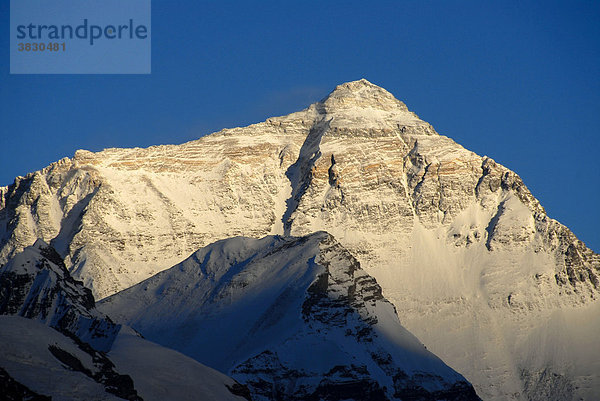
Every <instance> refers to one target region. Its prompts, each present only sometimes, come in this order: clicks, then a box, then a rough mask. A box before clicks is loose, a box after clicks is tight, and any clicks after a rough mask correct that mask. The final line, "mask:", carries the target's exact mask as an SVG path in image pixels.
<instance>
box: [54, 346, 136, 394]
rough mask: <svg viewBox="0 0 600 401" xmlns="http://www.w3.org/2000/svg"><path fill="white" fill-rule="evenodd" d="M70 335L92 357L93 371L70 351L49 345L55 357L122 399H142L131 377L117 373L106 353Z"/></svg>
mask: <svg viewBox="0 0 600 401" xmlns="http://www.w3.org/2000/svg"><path fill="white" fill-rule="evenodd" d="M70 337H71V339H72V340H73V341H74V342H75V344H76V345H77V346H78V347H79V349H81V350H82V351H84V352H85V353H87V354H88V355H90V356H91V357H92V362H93V364H94V368H95V369H94V371H91V370H89V369H87V368H85V367H84V366H83V363H82V362H81V361H80V360H79V359H77V357H76V356H74V355H72V354H71V353H69V352H67V351H65V350H63V349H62V348H60V347H58V346H55V345H50V346H49V347H48V350H49V351H50V353H51V354H52V355H53V356H54V357H55V358H56V359H58V360H59V361H60V362H61V363H63V364H64V365H66V366H68V367H69V368H70V369H71V370H73V371H76V372H81V373H83V374H84V375H86V376H87V377H89V378H91V379H92V380H94V381H95V382H96V383H99V384H101V385H103V386H104V389H105V391H106V392H107V393H111V394H114V395H116V396H117V397H119V398H122V399H124V400H131V401H143V399H142V398H141V397H140V396H138V394H137V391H136V390H135V388H134V384H133V380H132V379H131V377H130V376H129V375H122V374H119V373H117V372H116V371H115V365H114V364H113V363H112V362H111V361H110V360H109V359H108V358H107V357H106V355H104V353H102V352H98V351H96V350H95V349H93V348H92V347H90V346H89V345H88V344H86V343H83V342H82V341H81V340H79V339H78V338H77V337H75V336H70Z"/></svg>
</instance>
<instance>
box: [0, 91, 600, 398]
mask: <svg viewBox="0 0 600 401" xmlns="http://www.w3.org/2000/svg"><path fill="white" fill-rule="evenodd" d="M516 129H517V128H516ZM0 193H2V194H3V195H4V196H3V197H1V198H0V207H1V209H0V263H3V262H4V261H5V260H7V258H8V257H9V256H10V255H12V254H14V253H15V252H17V251H19V250H20V249H22V248H23V247H25V246H27V245H31V244H32V243H33V242H34V241H35V239H36V238H38V237H41V238H43V239H44V240H46V241H50V242H51V243H52V244H53V245H54V246H55V247H56V248H57V250H58V251H59V253H60V254H61V255H62V256H64V257H65V258H66V261H67V265H68V266H69V268H70V270H71V272H72V273H73V274H74V276H75V277H77V278H79V279H82V280H84V282H85V283H86V284H87V285H89V286H91V287H92V289H93V291H94V293H95V295H96V296H98V297H100V298H102V297H105V296H107V295H110V294H114V293H115V292H117V291H119V290H122V289H125V288H128V287H130V286H131V285H134V284H136V283H138V282H140V281H141V280H143V279H145V278H148V277H150V276H151V275H153V274H155V273H157V272H159V271H161V270H163V269H166V268H169V267H170V266H173V265H174V264H176V263H178V262H180V261H181V260H183V259H184V258H186V257H187V256H188V255H189V254H191V253H192V252H195V251H196V250H197V249H199V248H200V247H202V246H205V245H207V244H209V243H211V242H213V241H215V240H219V239H224V238H229V237H232V236H236V235H245V236H249V237H256V238H258V237H262V236H264V235H267V234H283V235H288V234H290V235H304V234H307V233H311V232H314V231H318V230H325V231H327V232H329V233H331V234H332V235H333V236H334V237H335V238H336V239H337V240H338V241H339V242H340V243H341V244H342V245H343V246H344V247H345V248H347V249H348V250H349V251H350V252H351V253H352V254H353V255H354V256H355V257H356V258H357V259H358V260H359V261H360V263H361V265H362V266H363V268H364V269H365V270H366V271H367V272H368V273H369V274H371V275H373V276H374V277H375V278H376V279H377V281H378V282H379V283H380V285H381V286H382V288H383V293H384V295H385V296H386V298H388V299H390V300H391V301H392V302H393V303H394V305H395V306H396V309H397V311H398V314H399V316H400V318H401V319H402V322H403V324H404V325H405V326H406V327H407V328H408V329H409V330H410V331H411V332H413V333H414V334H415V335H417V337H418V338H419V339H421V340H422V341H423V342H424V343H425V344H426V345H427V346H428V348H429V349H430V350H432V351H433V352H434V353H436V354H437V355H439V356H440V357H442V359H444V360H445V361H446V362H447V363H449V364H450V365H451V366H452V367H453V368H455V369H457V370H458V371H459V372H461V373H463V374H464V375H465V376H466V377H467V379H468V380H469V381H471V382H472V383H474V385H475V387H476V390H477V391H478V394H480V395H481V396H482V397H483V398H485V399H498V400H500V399H536V397H538V394H546V393H549V394H552V395H553V397H554V398H556V399H578V398H579V397H583V398H584V399H594V398H600V369H598V367H597V365H595V364H594V362H593V361H594V360H595V361H597V360H600V351H599V350H600V347H594V346H592V345H593V344H590V342H591V341H592V340H591V339H592V338H593V334H592V333H593V331H592V330H593V329H594V328H593V327H592V326H593V325H594V324H595V322H597V321H598V319H600V317H599V315H598V312H597V309H598V306H597V305H598V300H597V299H598V286H599V285H600V282H599V279H598V275H599V269H600V257H599V256H598V254H596V253H594V252H592V251H591V250H590V249H588V248H587V247H586V246H585V245H584V244H583V243H582V242H581V241H579V240H578V239H577V238H576V237H575V235H574V234H573V233H572V232H571V231H570V230H569V229H568V228H566V227H564V226H563V225H561V224H560V223H558V222H556V221H555V220H552V219H551V218H549V217H548V216H547V215H546V213H545V211H544V209H543V208H542V206H541V205H540V204H539V202H538V201H537V200H536V199H535V197H534V196H533V195H532V194H531V193H530V192H529V190H528V189H527V187H526V186H525V185H524V184H523V182H522V181H521V179H520V178H519V177H518V175H516V174H515V173H514V172H512V171H510V170H508V169H507V168H505V167H503V166H502V165H500V164H498V163H496V162H495V161H493V160H492V159H490V158H488V157H485V156H484V157H481V156H479V155H476V154H474V153H472V152H470V151H468V150H466V149H464V148H463V147H461V146H460V145H458V144H456V143H455V142H454V141H452V140H451V139H449V138H447V137H445V136H442V135H439V134H437V133H436V132H435V131H434V129H433V128H432V127H431V126H430V125H429V124H427V123H426V122H424V121H422V120H420V119H419V118H418V117H417V116H416V115H415V114H414V113H411V112H410V111H408V109H407V108H406V106H405V105H404V103H402V102H401V101H399V100H397V99H395V98H394V97H393V96H392V95H391V94H390V93H389V92H387V91H385V90H384V89H382V88H380V87H378V86H376V85H373V84H371V83H369V82H367V81H365V80H360V81H355V82H349V83H346V84H342V85H340V86H338V87H337V88H336V89H335V90H334V91H333V92H332V93H331V94H330V95H329V96H328V97H327V98H326V99H324V100H323V101H321V102H318V103H315V104H313V105H311V106H310V107H309V108H307V109H305V110H303V111H300V112H297V113H293V114H290V115H288V116H284V117H276V118H271V119H268V120H267V121H265V122H263V123H260V124H254V125H251V126H248V127H244V128H234V129H227V130H223V131H220V132H218V133H215V134H212V135H209V136H206V137H203V138H200V139H198V140H196V141H192V142H189V143H186V144H182V145H165V146H155V147H150V148H147V149H139V148H135V149H107V150H105V151H102V152H98V153H91V152H87V151H78V152H77V153H76V155H75V157H74V158H73V159H63V160H61V161H59V162H57V163H54V164H52V165H50V166H48V167H47V168H45V169H44V170H42V171H38V172H35V173H32V174H30V175H28V176H27V177H20V178H17V179H16V181H15V184H14V185H12V186H10V187H8V188H3V189H2V190H1V191H0ZM567 317H568V318H567ZM576 317H577V319H581V321H584V322H587V323H586V324H581V325H573V324H562V322H567V323H568V322H570V321H569V320H564V319H570V318H573V319H575V318H576ZM548 328H552V330H551V331H552V333H553V334H552V336H546V334H545V333H547V329H548ZM583 339H588V340H585V341H584V340H583ZM557 350H565V351H564V352H558V351H557ZM588 356H589V358H588Z"/></svg>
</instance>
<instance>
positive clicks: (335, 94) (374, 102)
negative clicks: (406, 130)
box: [320, 78, 408, 111]
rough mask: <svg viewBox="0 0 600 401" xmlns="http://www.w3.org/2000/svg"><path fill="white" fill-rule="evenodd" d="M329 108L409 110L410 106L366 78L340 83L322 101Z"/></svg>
mask: <svg viewBox="0 0 600 401" xmlns="http://www.w3.org/2000/svg"><path fill="white" fill-rule="evenodd" d="M320 103H321V104H323V106H325V108H326V109H329V110H336V109H337V110H339V109H350V108H373V109H378V110H386V111H394V110H400V111H408V108H407V107H406V105H405V104H404V103H402V102H401V101H400V100H398V99H396V98H395V97H394V95H392V94H391V93H390V92H388V91H386V90H385V89H383V88H381V87H379V86H377V85H374V84H372V83H371V82H369V81H367V80H366V79H364V78H363V79H360V80H358V81H352V82H346V83H344V84H341V85H338V86H337V87H336V88H335V89H334V90H333V91H332V92H331V93H330V94H329V95H327V97H326V98H325V99H323V100H321V102H320Z"/></svg>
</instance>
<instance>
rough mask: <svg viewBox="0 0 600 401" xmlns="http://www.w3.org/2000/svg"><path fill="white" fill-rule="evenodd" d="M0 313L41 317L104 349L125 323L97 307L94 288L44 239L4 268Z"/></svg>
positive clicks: (0, 290) (1, 274) (69, 333)
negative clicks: (73, 272) (70, 270)
mask: <svg viewBox="0 0 600 401" xmlns="http://www.w3.org/2000/svg"><path fill="white" fill-rule="evenodd" d="M0 314H3V315H18V316H22V317H25V318H28V319H34V320H39V321H41V322H43V323H45V324H47V325H48V326H50V327H53V328H55V329H56V330H58V331H60V332H62V333H63V334H66V335H71V336H75V337H77V338H79V339H81V340H82V341H84V342H87V343H88V344H90V345H92V346H93V347H94V348H95V349H97V350H100V351H108V350H109V349H110V346H111V345H112V342H113V341H114V338H115V336H116V335H117V333H118V332H119V329H120V327H121V326H120V325H117V324H115V323H113V322H112V321H111V320H110V318H108V317H106V316H104V315H102V314H101V313H99V312H97V311H96V310H95V302H94V297H93V296H92V292H91V291H90V290H89V289H88V288H86V287H84V286H83V283H82V282H80V281H77V280H74V279H73V278H72V277H71V276H70V274H69V273H68V271H67V269H66V267H65V265H64V263H63V261H62V259H61V257H60V256H59V255H58V253H57V252H56V251H55V250H54V249H53V248H52V247H50V246H48V245H46V244H45V243H44V242H43V241H41V240H38V241H37V242H36V244H35V245H34V246H32V247H28V248H26V249H25V250H24V251H23V253H21V254H19V255H17V256H15V258H13V259H12V260H10V261H9V262H8V263H6V265H4V266H3V267H2V269H0Z"/></svg>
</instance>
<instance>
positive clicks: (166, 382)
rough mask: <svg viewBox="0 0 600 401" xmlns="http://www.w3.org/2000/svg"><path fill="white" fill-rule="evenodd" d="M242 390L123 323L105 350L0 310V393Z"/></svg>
mask: <svg viewBox="0 0 600 401" xmlns="http://www.w3.org/2000/svg"><path fill="white" fill-rule="evenodd" d="M247 392H248V390H247V388H244V387H243V386H241V385H240V384H238V383H237V382H235V381H234V380H233V379H231V378H229V377H227V376H225V375H224V374H222V373H219V372H217V371H216V370H214V369H211V368H208V367H206V366H204V365H202V364H200V363H198V362H196V361H195V360H193V359H191V358H188V357H186V356H185V355H182V354H180V353H179V352H176V351H173V350H170V349H167V348H164V347H161V346H159V345H157V344H154V343H151V342H150V341H146V340H144V339H142V338H140V337H139V336H138V335H136V334H134V333H130V332H127V330H125V332H120V333H119V334H118V336H117V339H116V341H115V343H114V345H113V349H112V350H111V352H110V353H108V354H105V353H102V352H98V351H96V350H94V349H93V348H91V347H89V346H86V344H85V343H82V342H81V341H79V340H78V339H77V338H76V337H67V336H65V335H63V334H61V333H59V332H58V331H56V330H54V329H52V328H50V327H48V326H46V325H44V324H42V323H40V322H38V321H35V320H32V319H26V318H23V317H20V316H0V398H1V399H3V400H5V399H7V400H50V399H52V400H60V401H70V400H74V401H75V400H76V401H81V400H111V401H113V400H114V401H116V400H124V399H125V400H132V401H142V400H145V401H165V400H186V401H195V400H198V399H202V400H212V401H222V400H229V401H247V400H248V398H245V396H247ZM244 394H245V396H244ZM35 396H37V397H38V398H35ZM50 397H51V398H50Z"/></svg>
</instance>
